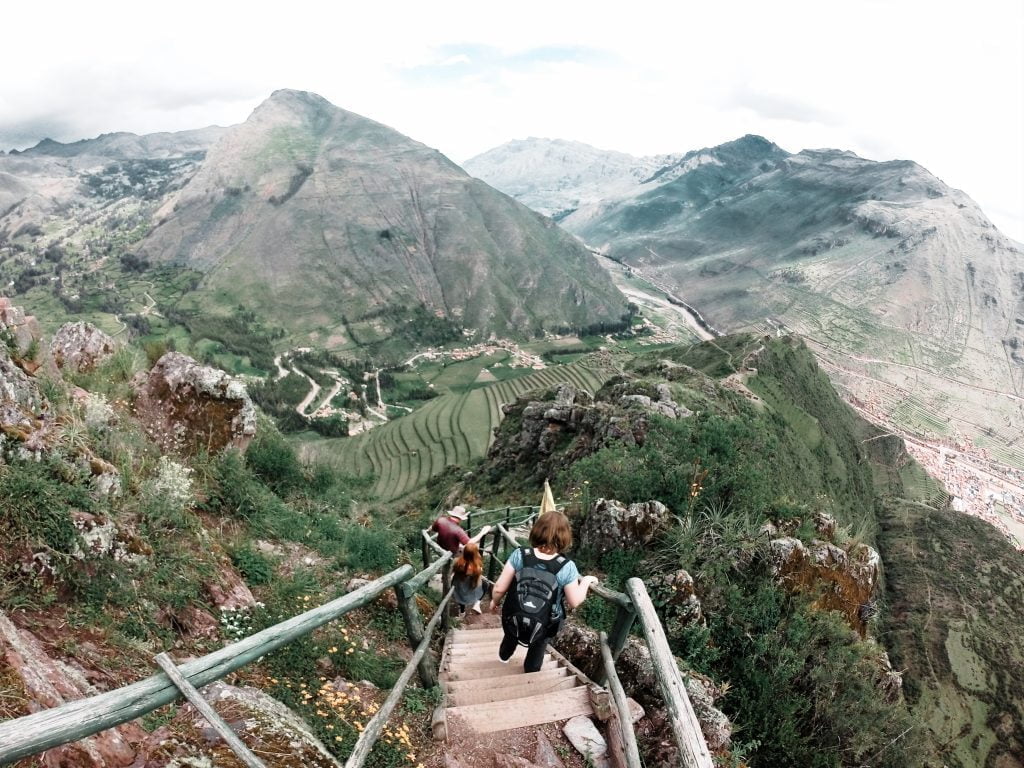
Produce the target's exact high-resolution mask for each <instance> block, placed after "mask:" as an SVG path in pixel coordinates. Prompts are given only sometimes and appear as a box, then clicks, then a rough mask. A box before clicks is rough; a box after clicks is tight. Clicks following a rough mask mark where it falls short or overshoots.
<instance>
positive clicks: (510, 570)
mask: <svg viewBox="0 0 1024 768" xmlns="http://www.w3.org/2000/svg"><path fill="white" fill-rule="evenodd" d="M571 546H572V527H571V526H570V525H569V520H568V518H566V516H565V515H563V514H562V513H561V512H546V513H544V514H543V515H541V516H540V517H539V518H537V521H536V522H535V523H534V524H533V528H532V529H531V530H530V546H529V547H520V548H519V549H517V550H515V551H514V552H513V553H512V554H511V555H510V556H509V558H508V562H507V563H505V569H504V570H503V571H502V572H501V576H499V577H498V581H497V582H496V583H495V585H494V590H493V592H492V594H491V610H492V611H493V612H494V613H497V612H498V606H499V605H502V598H503V597H504V596H505V594H506V593H508V599H507V600H505V601H504V605H503V606H502V609H501V628H502V630H503V631H504V633H505V636H504V638H502V641H501V646H500V647H499V648H498V659H499V660H500V661H501V662H502V663H508V660H509V659H511V658H512V654H513V653H515V650H516V646H517V645H524V646H526V648H527V651H526V661H525V662H524V664H523V670H524V671H525V672H537V671H539V670H540V668H541V665H542V664H543V663H544V654H545V651H546V650H547V645H548V640H549V639H550V638H552V637H554V636H555V635H556V634H558V630H559V629H561V628H562V622H563V621H564V620H565V606H566V604H568V606H569V608H575V607H576V606H578V605H580V604H581V603H582V602H583V601H584V600H586V599H587V592H588V591H589V589H590V586H591V585H592V584H596V583H597V577H596V576H584V577H583V578H580V573H579V570H578V569H577V568H576V563H574V562H573V561H572V560H570V559H569V558H567V557H565V556H564V555H562V554H561V552H562V551H563V550H566V549H569V548H570V547H571ZM513 582H514V588H512V587H513Z"/></svg>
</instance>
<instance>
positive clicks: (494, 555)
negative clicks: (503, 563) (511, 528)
mask: <svg viewBox="0 0 1024 768" xmlns="http://www.w3.org/2000/svg"><path fill="white" fill-rule="evenodd" d="M499 546H501V532H500V531H498V530H497V529H495V530H494V535H493V536H492V537H491V552H490V554H491V562H490V563H488V564H487V579H488V580H489V581H490V582H491V583H492V584H493V583H494V580H495V579H497V578H498V547H499Z"/></svg>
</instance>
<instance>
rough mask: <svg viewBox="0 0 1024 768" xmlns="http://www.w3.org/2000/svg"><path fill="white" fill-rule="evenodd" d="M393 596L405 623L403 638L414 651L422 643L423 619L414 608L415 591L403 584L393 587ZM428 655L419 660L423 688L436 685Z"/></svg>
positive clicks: (418, 610)
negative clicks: (395, 597)
mask: <svg viewBox="0 0 1024 768" xmlns="http://www.w3.org/2000/svg"><path fill="white" fill-rule="evenodd" d="M395 594H396V595H397V596H398V610H399V612H400V613H401V614H402V620H403V621H404V622H405V636H406V637H407V638H408V640H409V647H410V648H412V650H413V651H415V650H416V649H417V648H418V647H419V645H420V643H422V642H423V617H422V616H421V615H420V609H419V608H417V607H416V590H415V589H413V588H410V586H409V582H405V583H403V584H398V585H396V586H395ZM428 655H429V654H424V655H423V657H422V658H421V659H420V663H419V672H420V683H421V684H422V685H423V687H424V688H433V687H434V686H435V685H437V673H436V672H435V670H434V666H433V664H431V661H430V659H428V658H427V656H428Z"/></svg>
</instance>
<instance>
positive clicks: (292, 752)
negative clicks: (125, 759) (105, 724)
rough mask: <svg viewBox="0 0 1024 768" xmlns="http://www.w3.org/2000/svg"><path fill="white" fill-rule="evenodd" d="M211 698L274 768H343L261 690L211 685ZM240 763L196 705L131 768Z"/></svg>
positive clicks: (162, 731) (153, 739)
mask: <svg viewBox="0 0 1024 768" xmlns="http://www.w3.org/2000/svg"><path fill="white" fill-rule="evenodd" d="M202 693H203V698H205V699H206V700H207V701H208V702H209V703H210V704H211V705H212V706H213V708H214V709H215V710H217V713H218V714H219V715H220V716H221V717H222V718H224V720H226V721H227V723H228V725H229V726H231V729H232V730H233V731H235V733H237V734H238V736H239V738H241V740H242V741H243V742H244V743H245V745H246V746H247V747H249V749H251V750H252V751H253V752H254V753H255V754H256V755H257V756H262V757H263V759H264V760H266V761H268V765H303V766H322V767H323V768H341V764H340V763H339V762H338V761H337V760H335V758H334V756H333V755H331V753H330V752H329V751H328V749H327V748H326V747H325V746H324V744H323V742H321V741H320V740H319V739H318V738H317V737H316V735H315V734H314V732H313V729H312V728H310V727H309V725H308V724H307V723H306V722H305V721H304V720H303V719H302V718H301V717H299V716H298V715H297V714H295V713H294V712H293V711H292V710H290V709H288V707H286V706H285V705H284V704H282V703H281V702H280V701H278V700H277V699H275V698H273V697H271V696H268V695H267V694H265V693H263V691H260V690H259V689H257V688H249V687H236V686H233V685H228V684H226V683H221V682H216V683H211V684H210V685H208V686H206V687H205V688H203V689H202ZM236 764H237V758H236V757H235V755H234V754H233V753H232V752H231V751H230V749H229V748H228V747H227V745H225V744H224V742H223V741H222V740H221V738H220V736H219V735H218V734H217V733H216V732H215V731H214V730H213V728H211V727H210V725H209V723H207V722H206V720H205V719H204V718H203V717H202V716H201V715H200V714H199V713H198V712H196V711H195V709H193V707H192V706H191V705H190V704H185V705H182V706H181V707H179V708H178V712H177V714H176V715H175V716H174V719H173V720H172V721H171V722H170V723H168V724H167V725H164V726H162V727H160V728H158V729H157V730H155V731H153V733H152V734H150V736H149V738H148V739H147V740H146V743H145V745H144V747H143V749H142V750H141V752H140V755H139V757H138V759H137V760H136V761H135V762H134V763H132V766H131V768H167V767H169V766H179V767H180V768H185V766H205V765H209V766H217V765H236Z"/></svg>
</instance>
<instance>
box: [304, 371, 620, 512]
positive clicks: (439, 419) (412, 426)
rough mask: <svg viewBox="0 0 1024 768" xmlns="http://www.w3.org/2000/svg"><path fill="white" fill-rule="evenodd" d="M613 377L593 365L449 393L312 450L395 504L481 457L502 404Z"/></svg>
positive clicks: (315, 445)
mask: <svg viewBox="0 0 1024 768" xmlns="http://www.w3.org/2000/svg"><path fill="white" fill-rule="evenodd" d="M449 367H450V368H453V367H454V366H449ZM466 370H470V368H468V367H467V368H465V369H464V370H463V372H465V371H466ZM609 375H610V371H606V370H604V369H602V368H598V367H596V366H594V367H591V364H590V363H589V362H588V361H581V362H577V363H573V364H571V365H561V366H555V367H552V368H546V369H544V370H540V371H534V372H533V373H529V374H526V375H524V376H520V377H518V378H514V379H507V380H504V381H499V382H495V383H493V384H489V385H486V386H482V387H478V388H476V389H472V390H469V391H463V392H449V393H447V394H444V395H441V396H439V397H436V398H434V399H433V400H430V401H429V402H427V404H426V405H424V406H422V407H421V408H419V409H417V410H416V411H414V412H413V413H411V414H409V415H407V416H403V417H401V418H399V419H397V420H395V421H391V422H389V423H387V424H385V425H383V426H380V427H376V428H374V429H373V430H371V431H370V432H367V433H364V434H363V435H360V436H359V437H355V438H342V439H337V440H323V441H317V442H315V443H311V444H310V445H311V448H312V450H314V451H315V452H316V453H317V455H318V456H321V457H323V458H325V459H330V460H331V461H333V462H334V463H336V465H337V466H338V467H340V468H341V469H343V470H344V471H345V472H347V473H349V474H352V475H368V474H373V475H374V476H375V477H376V482H375V485H374V492H375V493H376V494H377V495H378V496H379V497H380V498H381V499H382V500H385V501H391V500H394V499H397V498H400V497H402V496H405V495H406V494H408V493H411V492H413V491H415V490H417V489H419V488H421V487H422V486H423V485H424V484H425V483H426V482H427V480H429V479H430V478H431V477H434V476H435V475H437V474H439V473H440V472H441V471H443V470H444V469H445V468H446V467H448V466H451V465H461V466H465V465H466V464H469V463H470V462H472V461H474V460H476V459H479V458H481V457H482V456H483V455H484V453H485V452H486V451H487V446H488V445H489V444H490V441H491V436H492V434H493V429H494V427H496V426H497V425H498V424H499V423H500V421H501V419H502V413H501V404H502V403H507V402H512V401H514V400H515V399H516V398H517V397H519V396H520V395H522V394H523V393H525V392H528V391H530V390H533V389H538V388H544V387H551V386H554V385H555V384H558V383H559V382H562V381H567V382H570V383H572V384H574V385H575V386H577V387H579V388H582V389H586V390H588V391H590V392H593V391H595V390H596V389H597V388H598V387H600V385H601V384H602V383H603V382H604V381H605V380H606V379H607V378H608V376H609ZM452 384H453V382H452V381H449V385H452Z"/></svg>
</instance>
